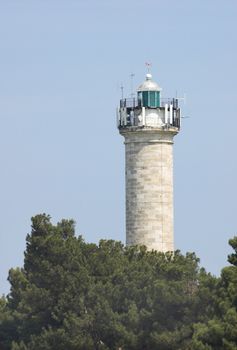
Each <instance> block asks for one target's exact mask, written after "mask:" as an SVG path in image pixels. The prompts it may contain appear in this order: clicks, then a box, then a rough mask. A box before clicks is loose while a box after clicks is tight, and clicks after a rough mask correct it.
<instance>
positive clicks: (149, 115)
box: [117, 73, 180, 252]
mask: <svg viewBox="0 0 237 350" xmlns="http://www.w3.org/2000/svg"><path fill="white" fill-rule="evenodd" d="M161 90H162V89H161V88H160V87H159V85H158V84H157V83H155V82H154V81H153V80H152V76H151V74H149V73H148V74H147V75H146V80H145V81H144V82H143V83H142V84H141V85H140V86H139V87H138V89H137V96H136V97H134V98H122V99H121V100H120V107H119V108H118V110H117V124H118V129H119V132H120V134H121V135H122V136H123V137H124V139H125V155H126V165H125V167H126V172H125V174H126V244H127V245H145V246H147V248H148V250H152V249H154V250H157V251H161V252H167V251H172V250H174V237H173V138H174V136H175V135H176V134H177V133H178V132H179V129H180V109H179V107H178V99H175V98H172V99H162V98H161V97H160V92H161Z"/></svg>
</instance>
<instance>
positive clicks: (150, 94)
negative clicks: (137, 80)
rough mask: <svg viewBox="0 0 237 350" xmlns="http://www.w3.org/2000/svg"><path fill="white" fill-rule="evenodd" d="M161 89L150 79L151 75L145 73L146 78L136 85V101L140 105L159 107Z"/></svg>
mask: <svg viewBox="0 0 237 350" xmlns="http://www.w3.org/2000/svg"><path fill="white" fill-rule="evenodd" d="M161 90H162V89H161V88H160V87H159V85H158V84H157V83H156V82H154V81H153V80H152V75H151V74H149V73H148V74H147V75H146V80H145V81H144V82H143V83H142V84H141V85H140V86H139V87H138V89H137V94H138V101H139V105H141V106H142V107H150V108H158V107H160V91H161Z"/></svg>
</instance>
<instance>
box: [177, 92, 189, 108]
mask: <svg viewBox="0 0 237 350" xmlns="http://www.w3.org/2000/svg"><path fill="white" fill-rule="evenodd" d="M176 99H177V100H180V101H183V102H184V105H186V102H187V94H186V93H185V92H184V96H183V97H177V91H176Z"/></svg>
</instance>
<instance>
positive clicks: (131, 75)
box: [130, 73, 135, 98]
mask: <svg viewBox="0 0 237 350" xmlns="http://www.w3.org/2000/svg"><path fill="white" fill-rule="evenodd" d="M134 77H135V74H134V73H131V74H130V79H131V97H132V98H133V97H134V95H135V94H134V92H133V78H134Z"/></svg>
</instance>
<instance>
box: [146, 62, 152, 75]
mask: <svg viewBox="0 0 237 350" xmlns="http://www.w3.org/2000/svg"><path fill="white" fill-rule="evenodd" d="M145 65H146V68H147V73H150V70H151V66H152V63H151V62H145Z"/></svg>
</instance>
